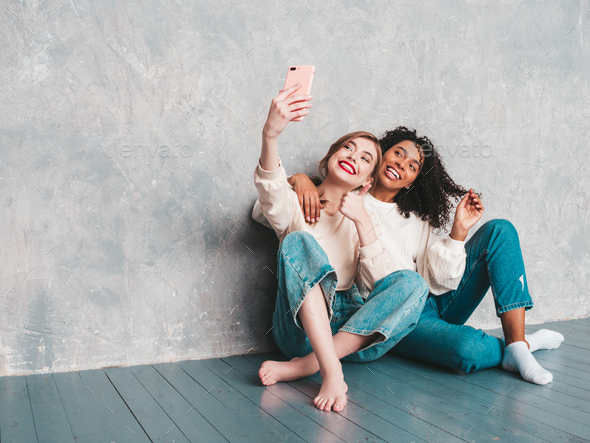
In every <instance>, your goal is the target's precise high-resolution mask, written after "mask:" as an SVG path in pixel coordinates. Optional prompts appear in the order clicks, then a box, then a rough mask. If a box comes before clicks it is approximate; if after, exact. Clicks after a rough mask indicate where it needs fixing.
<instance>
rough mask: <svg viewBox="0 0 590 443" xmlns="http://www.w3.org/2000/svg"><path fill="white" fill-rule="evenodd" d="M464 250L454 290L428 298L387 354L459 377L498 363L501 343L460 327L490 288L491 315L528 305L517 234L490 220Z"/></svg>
mask: <svg viewBox="0 0 590 443" xmlns="http://www.w3.org/2000/svg"><path fill="white" fill-rule="evenodd" d="M465 251H466V253H467V263H466V265H465V272H464V274H463V278H462V280H461V283H460V284H459V286H458V287H457V289H455V290H454V291H449V292H446V293H444V294H441V295H439V296H435V295H432V294H430V297H429V298H428V302H427V303H426V306H425V307H424V311H423V312H422V315H421V316H420V320H419V322H418V326H417V327H416V328H415V329H414V330H413V331H412V332H411V333H410V334H408V335H407V336H406V337H405V338H404V339H403V340H402V341H400V343H398V344H397V346H396V347H395V348H394V349H393V350H392V353H394V354H397V355H402V356H405V357H410V358H415V359H418V360H423V361H426V362H430V363H436V364H440V365H443V366H447V367H449V368H453V369H458V370H461V371H463V372H465V373H467V372H471V371H478V370H480V369H485V368H491V367H494V366H498V365H500V364H501V363H502V357H503V354H504V347H505V345H504V340H502V339H499V338H496V337H493V336H491V335H489V334H486V333H485V332H483V331H481V330H479V329H475V328H472V327H471V326H465V325H464V323H465V322H466V321H467V319H469V317H470V316H471V314H472V313H473V311H474V310H475V308H477V306H478V305H479V303H480V302H481V300H482V299H483V297H484V296H485V295H486V292H487V291H488V289H489V288H490V286H491V288H492V293H493V294H494V303H495V306H496V315H497V316H500V315H501V314H503V313H504V312H507V311H510V310H513V309H518V308H525V310H527V311H528V310H529V309H531V308H532V307H533V301H532V300H531V296H530V294H529V289H528V285H527V279H526V274H525V270H524V263H523V260H522V253H521V250H520V242H519V240H518V233H517V232H516V229H515V228H514V226H513V225H512V223H510V222H509V221H508V220H501V219H494V220H490V221H488V222H486V223H485V224H484V225H483V226H481V228H479V229H478V230H477V232H475V234H474V235H473V237H471V239H469V241H468V242H466V243H465Z"/></svg>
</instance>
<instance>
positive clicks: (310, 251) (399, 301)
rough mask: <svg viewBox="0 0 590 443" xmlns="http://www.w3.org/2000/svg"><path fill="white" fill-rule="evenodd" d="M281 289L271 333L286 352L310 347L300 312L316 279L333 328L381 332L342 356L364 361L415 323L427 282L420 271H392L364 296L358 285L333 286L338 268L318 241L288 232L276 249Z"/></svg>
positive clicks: (296, 353) (304, 352) (291, 353)
mask: <svg viewBox="0 0 590 443" xmlns="http://www.w3.org/2000/svg"><path fill="white" fill-rule="evenodd" d="M277 278H278V280H279V284H278V286H279V290H278V294H277V300H276V306H275V311H274V314H273V328H272V333H273V338H274V340H275V343H276V344H277V346H278V347H279V349H280V350H281V352H282V353H283V354H284V355H285V356H286V357H288V358H293V357H303V356H305V355H307V354H309V353H311V352H312V351H313V349H312V347H311V344H310V343H309V339H308V338H307V334H306V333H305V331H304V330H303V326H302V325H301V321H300V318H299V315H298V314H299V309H300V308H301V304H302V303H303V301H304V300H305V297H306V295H307V294H308V293H309V291H311V290H312V289H313V288H314V287H315V286H316V285H319V286H320V288H321V289H322V292H323V294H324V298H325V299H326V305H327V310H328V318H329V320H330V328H331V331H332V334H336V333H337V332H339V331H346V332H350V333H353V334H358V335H371V334H373V333H375V332H378V333H379V336H378V338H377V339H376V340H375V341H373V342H372V343H371V344H369V345H368V346H366V347H365V348H363V349H360V350H358V351H356V352H354V353H353V354H350V355H348V356H346V357H344V358H342V360H343V361H353V362H367V361H372V360H375V359H377V358H379V357H381V356H382V355H383V354H385V353H386V352H387V351H389V350H390V349H391V348H392V347H393V346H394V345H395V344H396V343H398V342H399V341H400V340H401V339H402V338H403V337H404V336H406V335H407V334H408V333H409V332H410V331H411V330H412V328H413V327H414V326H415V325H416V323H417V321H418V318H419V317H420V313H421V312H422V309H423V308H424V304H425V303H426V299H427V298H428V285H427V284H426V281H425V280H424V278H422V276H420V275H419V274H418V273H416V272H413V271H409V270H404V271H398V272H394V273H392V274H390V275H388V276H387V277H384V278H382V279H381V280H379V281H377V282H376V283H375V288H374V289H373V291H372V292H371V293H370V294H369V296H368V297H367V299H366V300H363V298H362V297H361V296H360V294H359V291H358V289H357V287H356V285H353V286H352V287H351V288H350V289H347V290H343V291H337V290H336V286H337V284H338V279H337V276H336V271H335V270H334V268H333V267H332V266H331V265H330V262H329V261H328V256H327V255H326V252H325V251H324V250H323V249H322V247H321V246H320V245H319V244H318V242H317V241H316V240H315V239H314V238H313V236H311V235H310V234H309V233H306V232H301V231H298V232H293V233H291V234H289V235H287V236H286V237H285V238H284V239H283V242H282V243H281V246H280V248H279V252H278V270H277Z"/></svg>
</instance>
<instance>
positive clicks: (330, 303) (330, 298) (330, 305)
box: [281, 251, 337, 331]
mask: <svg viewBox="0 0 590 443" xmlns="http://www.w3.org/2000/svg"><path fill="white" fill-rule="evenodd" d="M281 254H282V255H283V256H284V257H285V258H286V259H287V260H286V261H287V263H289V265H290V266H291V267H292V268H293V269H294V270H295V272H296V273H297V275H298V276H299V279H300V280H301V282H302V283H303V291H304V292H303V295H302V296H301V297H300V299H299V302H298V303H297V304H296V305H295V309H293V310H292V311H293V321H294V322H295V326H297V327H298V328H299V329H301V330H302V331H304V329H303V328H302V327H301V326H299V325H298V324H297V313H298V312H299V309H301V305H302V304H303V302H304V301H305V297H306V296H307V294H309V292H310V291H311V290H312V289H313V288H314V287H315V286H317V285H319V284H320V282H321V281H322V280H323V279H324V278H326V276H327V275H328V274H330V273H331V272H335V270H334V268H332V267H331V269H326V270H325V271H324V272H323V273H322V274H320V277H319V278H318V279H317V281H316V282H315V284H313V285H309V284H308V282H307V280H306V279H305V278H303V276H302V275H301V273H300V272H299V270H298V269H297V267H296V266H295V264H294V263H293V261H292V260H291V257H289V256H288V255H287V254H285V253H284V252H283V251H281ZM335 283H337V281H335V282H332V286H331V287H330V294H329V295H328V320H329V321H332V318H333V315H334V308H333V305H334V292H335V291H332V288H334V284H335ZM321 290H322V288H321V287H320V291H321ZM287 291H289V288H287ZM322 296H324V295H323V291H322ZM324 297H325V296H324Z"/></svg>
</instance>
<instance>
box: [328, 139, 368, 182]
mask: <svg viewBox="0 0 590 443" xmlns="http://www.w3.org/2000/svg"><path fill="white" fill-rule="evenodd" d="M378 161H379V157H378V151H377V147H376V146H375V143H373V142H372V141H371V140H369V139H366V138H364V137H357V138H354V139H352V140H350V141H349V142H348V143H345V144H344V145H343V146H342V147H341V148H340V149H338V150H337V151H336V152H334V154H333V155H332V156H331V157H330V159H329V160H328V165H327V166H328V176H329V177H330V179H331V180H337V181H341V182H345V183H347V184H349V185H351V186H352V189H355V188H358V187H359V186H364V185H366V184H367V183H370V182H372V181H373V178H372V176H371V175H372V173H373V170H374V168H375V165H376V164H377V163H378Z"/></svg>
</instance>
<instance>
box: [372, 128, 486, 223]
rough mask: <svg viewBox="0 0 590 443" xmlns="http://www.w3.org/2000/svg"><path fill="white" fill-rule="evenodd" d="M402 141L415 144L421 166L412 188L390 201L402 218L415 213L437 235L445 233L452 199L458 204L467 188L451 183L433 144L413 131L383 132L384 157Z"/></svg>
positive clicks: (451, 207) (400, 192) (381, 142)
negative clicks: (434, 230)
mask: <svg viewBox="0 0 590 443" xmlns="http://www.w3.org/2000/svg"><path fill="white" fill-rule="evenodd" d="M404 140H409V141H411V142H414V143H415V144H416V146H417V147H418V149H419V150H420V152H421V154H422V158H423V164H422V169H421V172H420V174H418V176H417V177H416V180H414V183H413V186H412V187H411V188H410V189H405V188H404V189H402V190H401V191H399V192H398V193H397V195H396V196H395V197H394V199H393V201H394V203H397V205H398V209H399V212H400V214H402V215H403V216H404V217H405V218H409V217H410V213H414V214H416V215H417V216H418V217H419V218H420V219H422V220H426V221H428V224H429V225H430V226H432V227H433V228H434V229H437V230H438V231H439V232H440V231H441V230H446V228H447V226H448V225H449V223H450V214H451V210H452V209H453V204H452V203H451V199H454V201H455V203H457V202H459V201H460V200H461V198H462V197H463V196H464V195H465V194H466V193H467V189H465V188H464V187H463V186H461V185H458V184H457V183H455V182H454V181H453V179H452V178H451V177H450V176H449V174H448V173H447V171H446V169H445V165H444V163H443V161H442V159H441V157H440V155H439V153H438V152H437V151H436V149H435V148H434V145H433V144H432V142H431V141H430V140H429V139H428V137H426V136H418V135H417V134H416V130H412V131H411V130H409V129H408V128H406V127H405V126H398V127H397V128H395V129H394V130H392V131H386V132H385V134H384V135H383V137H382V138H381V140H379V142H380V144H381V150H382V152H383V155H385V153H386V152H387V151H388V150H389V149H390V148H391V147H393V146H395V145H396V144H398V143H400V142H402V141H404ZM478 196H479V197H480V198H481V196H480V195H479V194H478Z"/></svg>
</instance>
